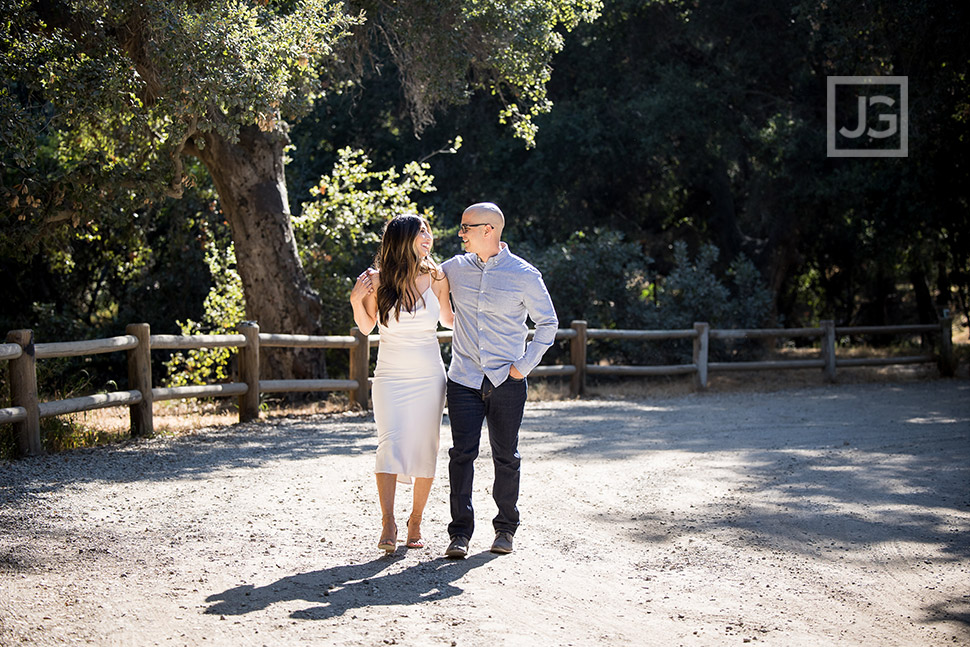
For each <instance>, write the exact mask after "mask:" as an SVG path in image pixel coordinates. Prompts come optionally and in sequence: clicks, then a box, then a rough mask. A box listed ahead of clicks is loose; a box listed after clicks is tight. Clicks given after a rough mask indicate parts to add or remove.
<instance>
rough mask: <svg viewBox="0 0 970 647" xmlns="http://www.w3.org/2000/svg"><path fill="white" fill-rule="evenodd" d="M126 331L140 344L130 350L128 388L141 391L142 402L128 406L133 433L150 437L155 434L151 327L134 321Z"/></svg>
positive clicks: (126, 327) (133, 434)
mask: <svg viewBox="0 0 970 647" xmlns="http://www.w3.org/2000/svg"><path fill="white" fill-rule="evenodd" d="M125 332H126V333H127V334H129V335H131V336H133V337H137V338H138V346H136V347H135V348H130V349H129V350H128V388H130V389H134V390H136V391H140V392H141V402H139V403H137V404H133V405H131V406H129V407H128V415H129V418H130V419H131V435H132V436H141V437H148V436H152V435H154V434H155V421H154V419H153V418H152V404H153V402H154V398H153V396H152V353H151V351H152V340H151V336H152V335H151V327H150V326H149V325H148V324H147V323H133V324H128V325H127V326H125Z"/></svg>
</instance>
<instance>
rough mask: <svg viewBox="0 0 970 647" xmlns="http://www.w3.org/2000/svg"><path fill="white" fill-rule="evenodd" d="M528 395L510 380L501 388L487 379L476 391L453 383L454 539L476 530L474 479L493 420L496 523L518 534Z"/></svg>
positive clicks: (450, 528) (450, 415) (451, 527)
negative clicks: (522, 437)
mask: <svg viewBox="0 0 970 647" xmlns="http://www.w3.org/2000/svg"><path fill="white" fill-rule="evenodd" d="M527 390H528V386H527V384H526V380H524V379H522V380H514V379H512V378H511V377H510V378H508V379H507V380H505V381H504V382H502V384H501V385H500V386H498V387H494V386H492V383H491V382H490V381H489V379H488V378H485V379H484V381H483V382H482V387H481V388H480V389H471V388H468V387H467V386H462V385H461V384H458V383H457V382H452V381H451V380H448V419H449V421H450V422H451V439H452V447H451V449H450V450H449V451H448V456H449V457H450V459H451V460H450V461H449V463H448V475H449V477H450V479H451V523H450V524H448V534H449V535H450V536H451V537H455V536H458V535H460V536H462V537H468V538H471V536H472V532H473V531H474V530H475V512H474V510H473V509H472V480H473V478H474V475H475V459H476V458H477V457H478V447H479V444H480V443H481V438H482V422H483V421H486V420H487V421H488V439H489V443H490V444H491V446H492V463H493V465H494V466H495V483H494V484H493V486H492V497H493V498H494V499H495V504H496V505H497V506H498V515H496V517H495V518H494V519H493V520H492V526H493V527H494V528H495V531H496V532H499V531H503V532H508V533H512V534H515V529H516V528H518V526H519V509H518V508H517V507H516V502H517V501H518V500H519V464H520V463H521V459H520V457H519V451H518V445H519V425H521V424H522V413H523V411H524V409H525V398H526V393H527Z"/></svg>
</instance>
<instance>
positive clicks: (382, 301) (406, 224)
mask: <svg viewBox="0 0 970 647" xmlns="http://www.w3.org/2000/svg"><path fill="white" fill-rule="evenodd" d="M421 225H424V226H425V227H427V229H428V231H431V226H430V225H429V224H428V222H427V221H426V220H425V219H424V218H422V217H421V216H416V215H413V214H405V215H403V216H395V217H394V218H392V219H391V220H389V221H388V223H387V225H386V226H385V227H384V235H383V237H382V238H381V248H380V249H379V250H378V252H377V257H376V258H375V259H374V266H375V267H376V268H377V269H379V270H380V271H381V283H380V286H378V288H377V320H378V321H380V323H381V324H382V325H384V326H386V325H387V322H388V321H389V320H390V315H391V311H393V312H394V319H395V320H397V319H400V317H401V310H405V311H408V312H412V311H414V309H415V306H416V304H417V302H418V299H421V303H422V305H423V304H424V297H423V296H422V295H420V294H416V293H415V289H414V286H415V283H416V282H417V280H418V277H419V276H421V275H422V274H431V278H432V279H435V278H437V271H438V270H437V267H436V266H435V264H434V262H433V261H432V260H431V258H430V257H428V258H424V259H422V258H420V257H419V256H418V253H417V251H415V249H414V239H415V237H416V236H417V235H418V233H419V232H420V231H421Z"/></svg>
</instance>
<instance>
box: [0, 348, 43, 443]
mask: <svg viewBox="0 0 970 647" xmlns="http://www.w3.org/2000/svg"><path fill="white" fill-rule="evenodd" d="M7 343H10V344H18V345H20V347H21V348H22V349H23V354H22V355H21V356H20V357H18V358H17V359H12V360H10V361H9V362H8V364H9V366H8V367H7V368H8V370H9V372H10V404H12V405H13V406H15V407H23V408H24V409H26V411H27V419H26V420H22V421H20V422H15V423H13V425H14V432H15V433H16V435H17V450H18V451H19V453H20V455H21V456H39V455H41V454H43V453H44V446H43V445H42V444H41V442H40V409H39V408H38V402H37V358H36V357H35V356H34V331H33V330H11V331H10V332H8V333H7Z"/></svg>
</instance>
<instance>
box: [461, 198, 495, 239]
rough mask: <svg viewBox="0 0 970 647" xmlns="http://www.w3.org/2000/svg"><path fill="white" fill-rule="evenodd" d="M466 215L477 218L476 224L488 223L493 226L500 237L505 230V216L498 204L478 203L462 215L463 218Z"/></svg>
mask: <svg viewBox="0 0 970 647" xmlns="http://www.w3.org/2000/svg"><path fill="white" fill-rule="evenodd" d="M466 215H467V216H468V217H470V218H475V221H476V222H487V223H488V224H490V225H492V226H493V227H495V231H496V233H498V234H499V236H501V235H502V230H503V229H505V214H503V213H502V210H501V209H499V208H498V205H497V204H494V203H492V202H476V203H475V204H473V205H472V206H470V207H468V208H467V209H465V211H464V213H462V216H463V217H464V216H466Z"/></svg>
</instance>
